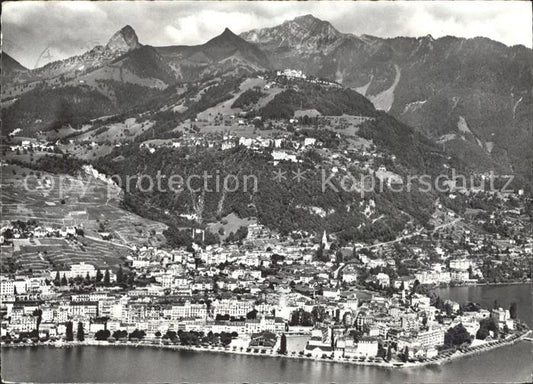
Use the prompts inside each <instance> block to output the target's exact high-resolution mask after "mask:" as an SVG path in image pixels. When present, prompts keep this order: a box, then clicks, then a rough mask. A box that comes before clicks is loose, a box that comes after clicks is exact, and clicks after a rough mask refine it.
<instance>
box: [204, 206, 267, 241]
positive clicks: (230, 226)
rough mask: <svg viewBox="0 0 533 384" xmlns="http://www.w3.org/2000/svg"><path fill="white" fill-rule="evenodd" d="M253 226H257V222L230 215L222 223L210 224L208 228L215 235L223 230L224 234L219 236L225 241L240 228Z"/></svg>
mask: <svg viewBox="0 0 533 384" xmlns="http://www.w3.org/2000/svg"><path fill="white" fill-rule="evenodd" d="M251 224H257V220H256V219H250V218H244V219H241V218H240V217H238V216H237V215H236V214H234V213H230V214H229V215H227V216H226V217H223V218H222V219H221V220H220V221H218V222H216V223H210V224H209V225H208V228H209V230H210V231H211V232H213V233H218V231H219V230H220V229H222V230H223V231H224V234H223V235H220V234H219V236H220V240H222V241H224V240H225V239H226V237H228V235H229V234H230V233H231V232H233V233H235V232H236V231H237V229H239V228H240V227H247V226H249V225H251Z"/></svg>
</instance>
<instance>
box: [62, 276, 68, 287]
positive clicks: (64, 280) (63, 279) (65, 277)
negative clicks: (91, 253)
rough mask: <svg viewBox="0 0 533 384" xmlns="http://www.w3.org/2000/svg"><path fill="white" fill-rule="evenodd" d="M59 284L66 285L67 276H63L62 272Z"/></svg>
mask: <svg viewBox="0 0 533 384" xmlns="http://www.w3.org/2000/svg"><path fill="white" fill-rule="evenodd" d="M61 285H63V286H65V285H68V281H67V276H65V274H63V277H62V278H61Z"/></svg>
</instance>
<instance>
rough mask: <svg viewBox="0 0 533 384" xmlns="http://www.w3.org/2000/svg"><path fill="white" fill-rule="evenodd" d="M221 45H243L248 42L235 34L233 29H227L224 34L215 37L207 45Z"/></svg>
mask: <svg viewBox="0 0 533 384" xmlns="http://www.w3.org/2000/svg"><path fill="white" fill-rule="evenodd" d="M220 43H229V44H242V43H246V42H245V41H244V40H243V39H242V38H241V37H239V36H237V35H236V34H235V33H233V32H232V31H231V29H229V28H225V29H224V32H222V33H221V34H220V35H218V36H215V37H214V38H212V39H211V40H209V41H208V42H207V43H206V45H215V44H220Z"/></svg>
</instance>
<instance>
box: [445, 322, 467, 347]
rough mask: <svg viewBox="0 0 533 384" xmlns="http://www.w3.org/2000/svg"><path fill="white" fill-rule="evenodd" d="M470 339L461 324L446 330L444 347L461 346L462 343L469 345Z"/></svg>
mask: <svg viewBox="0 0 533 384" xmlns="http://www.w3.org/2000/svg"><path fill="white" fill-rule="evenodd" d="M471 341H472V337H471V336H470V334H469V333H468V331H467V330H466V328H465V327H464V326H463V324H458V325H456V326H455V327H453V328H450V329H448V331H447V332H446V333H445V334H444V345H446V346H449V347H451V346H461V345H463V344H464V343H470V342H471Z"/></svg>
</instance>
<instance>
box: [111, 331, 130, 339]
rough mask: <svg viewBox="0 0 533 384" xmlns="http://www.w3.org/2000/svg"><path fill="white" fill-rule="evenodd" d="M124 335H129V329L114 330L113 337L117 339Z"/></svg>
mask: <svg viewBox="0 0 533 384" xmlns="http://www.w3.org/2000/svg"><path fill="white" fill-rule="evenodd" d="M124 337H128V331H125V330H123V329H117V330H116V331H115V332H113V338H115V339H116V340H118V339H122V338H124Z"/></svg>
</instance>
